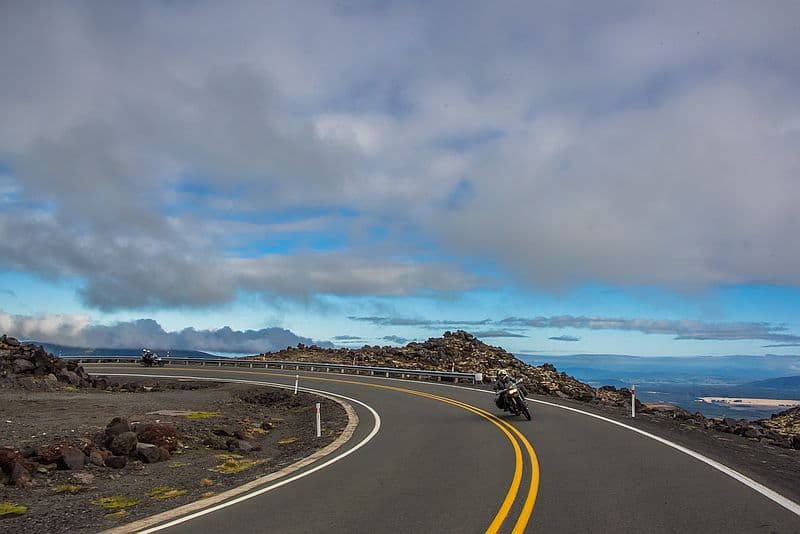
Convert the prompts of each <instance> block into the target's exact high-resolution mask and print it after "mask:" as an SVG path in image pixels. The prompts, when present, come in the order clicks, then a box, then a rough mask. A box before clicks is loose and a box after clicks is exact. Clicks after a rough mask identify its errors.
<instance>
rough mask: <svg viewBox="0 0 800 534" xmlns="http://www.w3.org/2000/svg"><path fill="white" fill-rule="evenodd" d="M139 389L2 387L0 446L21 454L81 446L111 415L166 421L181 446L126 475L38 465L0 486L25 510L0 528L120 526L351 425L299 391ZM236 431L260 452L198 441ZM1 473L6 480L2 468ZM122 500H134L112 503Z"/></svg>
mask: <svg viewBox="0 0 800 534" xmlns="http://www.w3.org/2000/svg"><path fill="white" fill-rule="evenodd" d="M139 385H140V386H145V389H146V390H142V388H139V391H137V392H121V391H116V392H112V391H100V390H92V389H81V390H73V391H38V392H36V391H34V392H31V391H21V390H9V389H0V448H2V447H11V448H14V449H16V450H18V451H22V450H24V449H25V448H26V447H31V448H36V447H40V446H44V445H48V444H52V443H55V442H62V441H69V442H71V443H74V444H75V445H77V446H82V445H83V446H85V444H86V443H88V442H89V441H90V440H91V439H92V437H93V436H96V435H97V434H98V433H103V432H104V430H105V428H106V425H107V424H108V423H109V422H110V421H111V419H112V418H114V417H125V418H127V419H128V420H129V421H130V423H131V425H132V426H136V425H137V424H144V423H152V422H160V423H168V424H171V425H173V426H174V427H175V428H176V429H177V430H178V433H179V435H180V444H179V446H178V448H177V449H176V450H175V451H174V452H173V453H172V456H171V458H170V459H168V460H166V461H162V462H157V463H142V462H141V461H139V460H131V461H129V462H128V464H127V466H125V467H123V468H122V469H112V468H110V467H99V466H96V465H92V464H87V465H86V467H85V468H84V469H81V470H75V471H72V470H58V469H56V468H55V466H51V467H50V468H49V469H40V471H39V472H37V473H36V474H35V476H34V478H33V485H32V486H31V487H29V488H18V487H14V486H10V485H6V484H0V505H2V503H15V504H18V505H22V506H25V507H27V512H26V513H25V514H24V515H21V516H18V517H6V518H0V531H2V532H19V533H34V532H35V533H41V532H75V533H80V532H97V531H100V530H104V529H107V528H111V527H114V526H118V525H121V524H124V523H127V522H130V521H133V520H136V519H140V518H143V517H146V516H150V515H153V514H156V513H158V512H162V511H164V510H167V509H171V508H175V507H177V506H180V505H182V504H186V503H188V502H192V501H196V500H198V499H201V498H207V497H209V496H211V495H213V494H216V493H220V492H222V491H225V490H227V489H230V488H233V487H236V486H238V485H241V484H243V483H245V482H248V481H250V480H253V479H255V478H258V477H261V476H264V475H266V474H268V473H271V472H274V471H277V470H279V469H281V468H283V467H285V466H287V465H290V464H292V463H294V462H296V461H298V460H299V459H301V458H303V457H306V456H308V455H309V454H311V453H312V452H313V451H315V450H317V449H320V448H322V447H324V446H326V445H328V444H329V443H331V442H332V441H334V440H335V439H336V437H338V436H339V435H340V433H341V432H342V430H343V429H344V428H345V426H346V425H347V415H346V413H345V411H344V409H343V408H342V406H341V405H339V404H338V403H336V402H334V401H331V400H328V399H324V398H320V397H317V396H312V395H309V394H306V393H302V392H300V393H299V394H298V395H296V396H295V395H293V394H292V392H287V391H285V390H278V389H273V388H266V387H254V386H250V385H240V384H221V383H210V382H202V383H194V382H187V381H169V380H157V381H156V380H142V381H140V382H139ZM317 402H321V404H322V407H321V413H322V437H321V438H317V437H316V429H315V422H314V421H315V404H316V403H317ZM234 430H238V431H239V432H240V433H242V432H244V433H245V436H244V437H245V438H246V439H247V441H248V443H250V444H252V445H254V446H255V447H256V448H257V449H260V450H253V451H248V452H244V451H241V450H233V451H227V450H216V449H213V448H211V447H210V446H208V445H204V442H206V443H209V440H211V441H215V440H216V444H217V446H224V442H225V439H226V438H225V433H227V434H231V433H233V432H234ZM220 440H221V443H220ZM225 465H227V469H226V468H225V467H222V466H225ZM248 466H249V467H248ZM240 468H243V469H241V471H239V469H240ZM216 469H220V470H221V471H239V472H232V473H223V472H219V471H216ZM0 477H2V478H5V480H4V482H8V477H7V476H6V475H4V474H2V472H0ZM73 491H74V493H72V492H73ZM108 498H113V499H108ZM126 500H127V501H128V504H130V503H133V504H130V505H129V506H125V507H120V508H115V507H111V506H113V505H121V504H126V502H125V501H126Z"/></svg>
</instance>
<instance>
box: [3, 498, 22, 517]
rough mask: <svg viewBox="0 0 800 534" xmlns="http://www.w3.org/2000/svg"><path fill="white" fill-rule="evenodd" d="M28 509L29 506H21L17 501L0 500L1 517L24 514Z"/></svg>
mask: <svg viewBox="0 0 800 534" xmlns="http://www.w3.org/2000/svg"><path fill="white" fill-rule="evenodd" d="M27 511H28V507H27V506H21V505H19V504H17V503H15V502H8V501H3V502H0V517H17V516H19V515H24V514H25V513H27Z"/></svg>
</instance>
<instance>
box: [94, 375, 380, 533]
mask: <svg viewBox="0 0 800 534" xmlns="http://www.w3.org/2000/svg"><path fill="white" fill-rule="evenodd" d="M102 374H105V375H107V376H137V377H151V378H189V379H192V380H205V381H212V382H239V383H243V384H253V385H258V386H272V387H281V388H290V389H294V386H287V385H286V384H277V383H272V382H260V381H257V380H241V379H236V378H210V377H201V376H186V375H182V376H177V375H163V376H160V375H148V374H139V375H137V374H111V373H102ZM299 389H300V391H306V392H308V393H325V394H327V395H332V396H334V397H339V398H341V399H345V400H348V401H351V402H355V403H356V404H360V405H361V406H363V407H364V408H366V409H367V410H369V411H370V412H371V413H372V416H373V417H374V418H375V426H374V427H373V428H372V432H370V433H369V434H368V435H367V437H365V438H364V439H363V440H361V441H360V442H359V443H358V444H357V445H356V446H354V447H353V448H351V449H348V450H347V451H345V452H343V453H342V454H340V455H338V456H335V457H333V458H331V459H330V460H328V461H326V462H324V463H322V464H320V465H318V466H316V467H313V468H311V469H309V470H307V471H303V472H302V473H299V474H297V475H294V476H293V477H290V478H287V479H285V480H281V481H280V482H276V483H275V484H272V485H270V486H267V487H265V488H261V489H257V490H255V491H252V492H250V493H245V494H244V495H242V496H240V497H236V498H235V499H231V500H230V501H225V502H223V503H220V504H218V505H216V506H212V507H210V508H205V509H203V510H200V511H199V512H195V513H193V514H189V515H185V516H183V517H179V518H178V519H174V520H172V521H170V522H168V523H164V524H161V525H157V526H155V527H152V528H149V529H147V530H142V531H140V532H139V534H150V533H151V532H158V531H159V530H163V529H165V528H169V527H174V526H175V525H179V524H181V523H184V522H186V521H189V520H192V519H196V518H198V517H201V516H204V515H206V514H210V513H212V512H216V511H217V510H221V509H223V508H227V507H228V506H233V505H234V504H237V503H240V502H242V501H246V500H248V499H252V498H253V497H257V496H259V495H262V494H264V493H267V492H268V491H272V490H274V489H277V488H279V487H281V486H284V485H286V484H288V483H290V482H294V481H295V480H298V479H301V478H303V477H305V476H308V475H310V474H312V473H315V472H317V471H319V470H320V469H324V468H325V467H328V466H329V465H331V464H333V463H334V462H338V461H339V460H341V459H343V458H345V457H346V456H349V455H350V454H352V453H354V452H355V451H357V450H358V449H360V448H361V447H363V446H364V445H366V444H367V443H368V442H369V441H370V440H372V438H374V437H375V436H376V435H377V434H378V431H379V430H380V428H381V416H380V415H378V412H376V411H375V410H374V409H373V408H372V407H371V406H369V405H367V404H365V403H363V402H361V401H360V400H356V399H353V398H350V397H346V396H344V395H340V394H338V393H331V392H329V391H323V390H319V389H310V388H299Z"/></svg>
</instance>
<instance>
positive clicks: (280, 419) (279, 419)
mask: <svg viewBox="0 0 800 534" xmlns="http://www.w3.org/2000/svg"><path fill="white" fill-rule="evenodd" d="M283 421H284V419H283V417H270V418H269V422H270V423H282V422H283Z"/></svg>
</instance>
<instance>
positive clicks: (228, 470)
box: [210, 458, 264, 475]
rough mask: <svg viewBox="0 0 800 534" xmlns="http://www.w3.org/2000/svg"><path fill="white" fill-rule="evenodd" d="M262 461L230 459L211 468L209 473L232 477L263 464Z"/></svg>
mask: <svg viewBox="0 0 800 534" xmlns="http://www.w3.org/2000/svg"><path fill="white" fill-rule="evenodd" d="M263 463H264V460H237V459H234V458H231V459H229V460H226V461H225V462H224V463H222V464H220V465H218V466H217V467H212V468H211V469H210V471H214V472H216V473H222V474H223V475H232V474H235V473H241V472H242V471H245V470H247V469H250V468H251V467H255V466H257V465H259V464H263Z"/></svg>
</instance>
